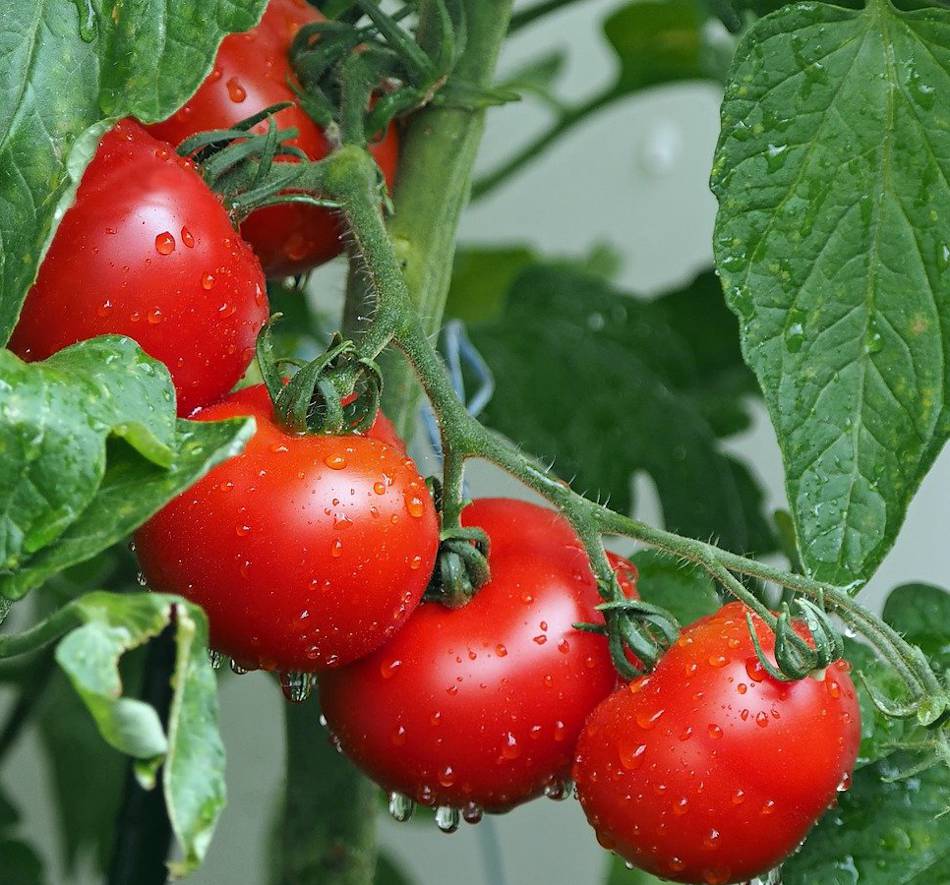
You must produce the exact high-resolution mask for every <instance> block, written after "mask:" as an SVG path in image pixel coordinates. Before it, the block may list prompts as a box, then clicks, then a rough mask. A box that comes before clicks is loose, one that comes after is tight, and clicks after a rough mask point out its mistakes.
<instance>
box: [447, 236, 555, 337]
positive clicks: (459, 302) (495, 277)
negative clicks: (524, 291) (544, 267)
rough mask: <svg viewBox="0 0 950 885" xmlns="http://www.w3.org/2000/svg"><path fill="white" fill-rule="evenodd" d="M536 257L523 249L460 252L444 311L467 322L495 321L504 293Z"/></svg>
mask: <svg viewBox="0 0 950 885" xmlns="http://www.w3.org/2000/svg"><path fill="white" fill-rule="evenodd" d="M536 261H537V256H536V254H535V253H534V252H532V251H531V249H529V248H527V247H526V246H496V247H483V248H467V249H460V250H459V251H458V252H457V253H456V256H455V265H454V268H453V270H452V287H451V289H450V290H449V298H448V303H447V304H446V307H445V311H446V314H447V315H448V316H451V317H456V318H457V319H460V320H464V321H465V322H467V323H472V322H479V321H482V320H490V319H497V318H498V317H499V316H500V315H501V312H502V311H503V310H504V302H505V294H506V293H507V292H508V290H509V289H510V288H511V285H512V283H513V282H514V281H515V279H516V278H517V277H518V274H520V273H521V271H523V270H524V269H525V268H526V267H530V266H531V265H532V264H534V263H536Z"/></svg>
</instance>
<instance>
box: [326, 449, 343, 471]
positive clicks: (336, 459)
mask: <svg viewBox="0 0 950 885" xmlns="http://www.w3.org/2000/svg"><path fill="white" fill-rule="evenodd" d="M323 463H324V464H326V465H327V467H329V468H330V469H331V470H342V469H343V468H344V467H346V458H345V457H344V456H343V455H341V454H340V453H339V452H336V453H334V454H332V455H327V456H326V458H324V459H323Z"/></svg>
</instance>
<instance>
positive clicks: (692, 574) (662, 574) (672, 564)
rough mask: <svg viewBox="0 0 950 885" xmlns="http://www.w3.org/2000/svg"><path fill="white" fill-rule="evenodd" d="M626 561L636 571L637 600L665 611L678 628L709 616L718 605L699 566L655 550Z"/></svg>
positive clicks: (707, 579) (716, 598)
mask: <svg viewBox="0 0 950 885" xmlns="http://www.w3.org/2000/svg"><path fill="white" fill-rule="evenodd" d="M630 559H631V561H632V562H633V563H634V564H635V565H636V567H637V570H638V571H639V572H640V577H639V580H638V581H637V589H638V590H639V591H640V598H641V599H644V600H645V601H646V602H652V603H653V604H654V605H658V606H660V607H661V608H665V609H666V610H667V611H669V612H671V613H672V614H673V616H674V617H675V618H676V620H677V621H679V622H680V624H681V625H682V626H684V627H685V626H686V625H687V624H692V623H693V621H696V620H699V618H702V617H704V616H705V615H711V614H712V613H713V612H714V611H716V610H717V609H718V608H719V607H720V605H722V602H721V600H720V599H719V594H718V593H717V592H716V585H715V584H714V583H713V580H712V578H710V577H709V575H707V574H706V572H704V571H703V570H702V569H701V568H700V567H699V566H697V565H692V564H690V563H684V562H681V561H680V560H678V559H676V558H675V557H673V556H670V555H669V554H666V553H663V552H661V551H659V550H641V551H639V552H638V553H636V554H634V555H633V556H632V557H630Z"/></svg>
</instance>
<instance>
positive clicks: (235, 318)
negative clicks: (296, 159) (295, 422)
mask: <svg viewBox="0 0 950 885" xmlns="http://www.w3.org/2000/svg"><path fill="white" fill-rule="evenodd" d="M267 314H268V307H267V294H266V287H265V282H264V276H263V273H262V272H261V266H260V263H259V262H258V260H257V258H256V257H255V256H254V254H253V253H252V252H251V250H250V248H249V247H248V245H247V244H246V243H245V242H244V241H243V240H242V239H241V237H240V236H239V235H238V233H237V231H235V229H234V228H233V227H232V225H231V222H230V220H229V218H228V214H227V212H226V211H225V210H224V207H223V206H222V204H221V201H220V200H219V199H218V197H217V196H216V195H215V194H214V193H212V192H211V191H210V190H209V189H208V187H207V185H206V184H205V183H204V181H202V179H201V177H200V176H199V175H198V173H197V172H196V171H195V169H194V166H193V165H192V164H191V163H189V162H187V161H186V160H182V159H181V158H180V157H178V156H177V155H176V154H175V152H174V150H173V149H172V147H171V145H169V144H166V143H165V142H161V141H158V140H157V139H155V138H153V137H152V136H151V135H149V134H148V133H147V132H145V130H144V129H142V127H141V126H139V125H138V123H136V122H135V121H133V120H123V121H121V122H119V123H118V124H117V125H116V126H115V128H114V129H112V131H110V132H108V133H107V134H106V135H105V136H104V137H103V139H102V141H101V142H100V144H99V148H98V150H97V151H96V154H95V156H94V157H93V160H92V162H91V163H90V164H89V166H88V168H87V169H86V172H85V174H84V175H83V178H82V181H81V183H80V185H79V189H78V192H77V194H76V202H75V204H74V205H73V206H72V207H71V208H70V209H69V210H68V211H67V212H66V214H65V216H64V217H63V220H62V223H61V224H60V226H59V229H58V230H57V231H56V235H55V237H54V238H53V242H52V244H51V245H50V248H49V251H48V253H47V255H46V258H45V259H44V260H43V263H42V265H41V266H40V271H39V276H38V277H37V280H36V283H34V285H33V287H32V288H31V289H30V291H29V293H28V294H27V298H26V301H25V303H24V305H23V311H22V313H21V314H20V318H19V321H18V322H17V326H16V328H15V329H14V332H13V336H12V338H11V340H10V344H9V347H10V349H11V350H12V351H14V353H16V354H17V355H18V356H20V357H22V358H23V359H26V360H42V359H46V358H47V357H48V356H51V355H52V354H54V353H56V351H58V350H62V349H63V348H64V347H68V346H69V345H70V344H75V343H76V342H77V341H83V340H85V339H88V338H95V337H96V336H97V335H105V334H109V333H113V334H120V335H128V336H129V337H130V338H133V339H135V340H136V341H137V342H138V343H139V345H140V346H141V347H142V349H143V350H145V352H146V353H148V354H149V355H150V356H153V357H154V358H155V359H157V360H160V361H161V362H163V363H164V364H165V365H166V366H167V367H168V370H169V371H170V372H171V375H172V379H173V380H174V382H175V389H176V391H177V394H178V413H179V414H180V415H187V414H188V413H189V412H191V411H192V410H194V409H195V408H196V407H198V406H202V405H206V404H208V403H210V402H214V401H215V400H218V399H220V398H221V397H223V396H225V395H226V394H227V393H228V391H230V390H231V388H232V387H234V385H235V383H236V382H237V381H238V380H239V379H240V377H241V375H242V374H243V373H244V370H245V369H246V368H247V366H248V364H249V363H250V361H251V359H252V358H253V356H254V344H255V341H256V338H257V333H258V331H259V330H260V328H261V326H263V324H264V322H265V321H266V320H267Z"/></svg>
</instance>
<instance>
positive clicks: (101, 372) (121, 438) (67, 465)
mask: <svg viewBox="0 0 950 885" xmlns="http://www.w3.org/2000/svg"><path fill="white" fill-rule="evenodd" d="M252 432H253V424H252V422H250V421H249V420H246V419H239V420H235V421H227V422H221V423H204V422H191V421H182V420H178V419H176V417H175V395H174V388H173V387H172V384H171V379H170V377H169V375H168V371H167V370H166V369H165V367H164V366H162V365H161V364H160V363H158V362H157V361H155V360H153V359H152V358H151V357H148V356H147V355H146V354H145V353H143V352H142V351H141V350H140V349H139V347H138V346H137V345H136V344H135V342H134V341H132V340H131V339H129V338H123V337H120V336H114V335H111V336H104V337H101V338H96V339H93V340H91V341H84V342H81V343H79V344H77V345H74V346H73V347H69V348H67V349H65V350H62V351H60V352H59V353H57V354H54V355H53V356H52V357H50V358H49V359H48V360H46V361H44V362H40V363H29V364H28V363H23V362H21V361H20V360H19V359H18V358H17V357H16V356H14V355H13V354H12V353H10V352H9V351H5V350H4V351H0V453H2V454H3V457H2V458H0V594H3V595H4V596H6V597H7V598H10V599H16V598H19V597H20V596H22V595H23V594H24V593H26V592H27V591H28V590H30V589H32V588H33V587H36V586H38V585H39V584H41V583H43V581H44V580H46V579H47V578H48V577H50V576H51V575H52V574H54V573H55V572H57V571H59V570H61V569H63V568H65V567H66V566H69V565H73V564H75V563H78V562H80V561H82V560H83V559H88V558H89V557H91V556H93V555H94V554H96V553H98V552H99V551H101V550H103V549H105V548H106V547H108V546H110V545H111V544H114V543H115V542H116V541H118V540H120V539H121V538H123V537H124V536H125V535H127V534H128V533H129V532H131V531H132V530H133V529H135V528H137V527H138V526H139V525H141V523H143V522H144V521H145V520H146V519H148V517H149V516H151V515H152V514H153V513H155V512H156V511H157V510H158V509H159V508H160V507H161V506H162V505H163V504H165V503H166V502H167V501H168V500H169V499H170V498H172V497H174V496H175V495H177V494H178V493H180V492H181V491H183V490H184V489H186V488H187V487H188V486H190V485H191V484H192V483H194V482H195V481H196V480H197V479H198V478H200V477H201V476H202V475H204V474H205V473H206V472H207V471H208V470H210V469H211V467H213V466H214V465H215V464H217V463H218V462H220V461H222V460H224V459H225V458H228V457H230V456H232V455H234V454H237V453H238V452H239V451H240V450H241V449H242V448H243V446H244V443H245V442H246V440H247V439H248V437H249V436H250V434H251V433H252Z"/></svg>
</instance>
